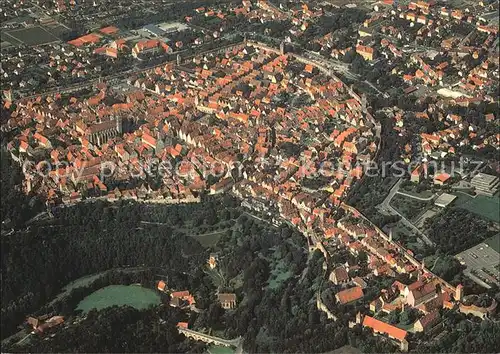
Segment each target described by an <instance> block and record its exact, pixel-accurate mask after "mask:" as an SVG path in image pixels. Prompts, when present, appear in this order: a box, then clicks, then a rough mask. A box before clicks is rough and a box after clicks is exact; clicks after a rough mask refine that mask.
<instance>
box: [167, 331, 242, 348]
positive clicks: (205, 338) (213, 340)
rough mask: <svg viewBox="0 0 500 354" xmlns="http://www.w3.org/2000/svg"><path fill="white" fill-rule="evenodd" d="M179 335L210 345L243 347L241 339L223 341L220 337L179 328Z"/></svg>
mask: <svg viewBox="0 0 500 354" xmlns="http://www.w3.org/2000/svg"><path fill="white" fill-rule="evenodd" d="M177 329H178V331H179V333H182V334H184V335H185V336H186V337H189V338H192V339H194V340H200V341H202V342H205V343H208V344H215V345H223V346H225V347H236V348H237V347H239V346H240V345H241V340H242V338H241V337H238V338H235V339H223V338H219V337H214V336H209V335H208V334H205V333H201V332H196V331H193V330H191V329H187V328H181V327H177Z"/></svg>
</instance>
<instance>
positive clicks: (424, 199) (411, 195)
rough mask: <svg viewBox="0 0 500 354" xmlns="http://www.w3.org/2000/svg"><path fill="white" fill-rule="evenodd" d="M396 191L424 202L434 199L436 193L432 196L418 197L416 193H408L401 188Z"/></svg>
mask: <svg viewBox="0 0 500 354" xmlns="http://www.w3.org/2000/svg"><path fill="white" fill-rule="evenodd" d="M396 193H397V194H401V195H404V196H405V197H408V198H413V199H417V200H421V201H423V202H428V201H429V200H432V198H434V194H433V195H431V196H430V197H427V198H422V197H417V196H416V195H413V194H408V193H405V192H401V191H400V190H398V191H397V192H396Z"/></svg>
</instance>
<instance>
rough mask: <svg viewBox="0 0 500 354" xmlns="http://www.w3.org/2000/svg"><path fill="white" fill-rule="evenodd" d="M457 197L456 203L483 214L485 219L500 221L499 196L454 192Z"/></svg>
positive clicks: (457, 205)
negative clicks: (469, 194) (472, 195)
mask: <svg viewBox="0 0 500 354" xmlns="http://www.w3.org/2000/svg"><path fill="white" fill-rule="evenodd" d="M454 194H455V195H456V196H457V199H455V201H454V205H455V206H456V207H458V208H462V209H465V210H467V211H470V212H471V213H474V214H476V215H478V216H481V217H483V218H485V219H488V220H491V221H494V222H500V198H499V197H498V196H494V197H488V196H485V195H478V196H476V197H475V198H473V197H470V196H468V195H465V194H463V193H454Z"/></svg>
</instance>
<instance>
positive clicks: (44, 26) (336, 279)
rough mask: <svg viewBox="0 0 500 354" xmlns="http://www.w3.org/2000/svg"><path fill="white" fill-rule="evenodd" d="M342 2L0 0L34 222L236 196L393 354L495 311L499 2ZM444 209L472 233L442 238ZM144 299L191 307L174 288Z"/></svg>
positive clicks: (10, 126) (228, 298) (8, 116)
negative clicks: (297, 243)
mask: <svg viewBox="0 0 500 354" xmlns="http://www.w3.org/2000/svg"><path fill="white" fill-rule="evenodd" d="M145 3H147V6H146V5H145ZM355 3H356V4H350V3H349V2H348V1H331V2H315V1H312V2H306V1H304V2H303V1H283V2H280V1H274V0H273V1H270V0H256V1H253V0H243V1H239V2H221V1H212V2H208V3H207V4H206V5H203V4H202V3H200V6H196V7H193V8H191V7H192V5H189V6H188V5H184V4H183V5H179V6H178V8H177V7H176V6H173V5H172V4H171V3H167V2H166V1H159V0H155V1H140V2H130V3H129V4H125V3H121V4H120V6H117V5H115V3H114V2H110V1H104V2H97V1H94V2H92V1H82V2H80V1H62V0H54V1H51V0H37V1H29V2H16V1H8V2H7V4H6V6H5V7H4V8H3V9H2V10H1V13H0V16H1V17H2V19H3V20H2V33H3V34H5V35H3V36H2V42H1V50H2V65H1V72H0V74H1V75H2V81H1V86H2V92H3V96H2V105H3V111H2V120H1V131H2V134H5V136H6V137H8V138H7V139H8V140H7V141H6V142H5V150H6V152H7V153H8V154H9V156H10V158H11V159H12V160H13V161H14V162H15V163H16V164H17V165H18V166H19V167H20V168H21V169H22V172H23V173H22V184H21V186H20V190H21V191H22V192H23V193H24V194H27V195H35V196H36V197H37V198H39V199H40V200H41V201H43V203H44V208H46V210H47V212H49V213H50V212H51V211H53V210H55V209H57V208H70V207H71V206H74V205H77V204H79V203H93V202H95V201H105V202H108V203H115V202H118V201H124V200H129V201H133V202H136V203H147V204H168V205H172V207H174V205H184V204H191V203H192V204H198V203H203V202H204V200H206V198H210V197H216V196H219V195H225V194H229V195H232V196H234V197H236V198H237V199H238V200H239V201H240V202H241V206H242V207H244V208H245V210H248V212H249V213H252V214H253V215H255V217H257V218H265V219H266V220H269V222H270V224H272V225H281V224H286V225H289V226H290V227H293V228H294V229H296V230H298V231H300V233H301V234H303V235H304V237H305V238H306V239H307V245H308V249H309V251H310V252H311V254H312V253H314V252H316V251H318V250H319V251H320V252H321V253H322V255H323V257H324V263H323V269H324V271H325V282H326V283H327V284H328V287H329V293H331V295H332V297H333V298H334V300H331V299H329V300H325V296H323V294H321V293H320V292H318V293H317V296H316V307H317V309H318V310H319V311H320V312H321V313H322V314H324V315H326V316H327V318H328V321H332V322H335V321H341V319H342V318H343V316H344V315H345V314H342V313H340V311H339V309H338V308H332V306H330V303H331V302H332V301H333V302H334V303H336V304H340V305H347V304H351V305H353V304H355V305H356V309H359V311H357V312H356V313H355V314H354V313H353V314H352V315H351V316H350V318H349V322H348V326H349V329H350V330H353V331H354V330H355V329H356V328H358V329H359V328H363V329H370V330H371V331H372V333H373V335H375V336H377V337H378V338H380V339H381V340H384V341H387V342H388V343H391V344H392V345H393V348H394V350H395V351H403V352H406V351H412V350H414V349H415V348H417V347H418V346H419V344H420V343H422V342H423V341H425V342H433V341H435V342H439V341H440V340H441V339H442V338H444V337H445V336H446V333H447V332H448V331H449V328H447V325H446V324H445V323H446V321H445V318H446V317H447V316H449V315H448V314H450V313H456V314H463V315H466V316H467V318H470V319H473V320H471V321H479V322H481V321H498V314H497V309H496V307H497V299H498V286H500V276H499V272H500V242H499V241H498V237H499V230H500V224H499V222H500V220H499V214H500V210H499V205H500V199H499V194H498V189H499V186H500V182H499V176H500V159H499V158H498V155H499V153H500V133H499V120H498V109H497V108H498V81H499V79H500V76H499V66H500V61H499V36H498V18H497V16H498V9H499V4H498V1H487V0H483V1H479V2H472V1H470V2H467V1H465V2H462V3H463V4H462V3H461V5H460V6H459V5H456V6H454V5H453V4H454V2H447V1H434V0H430V1H395V0H394V1H393V0H380V1H371V2H368V1H360V2H355ZM457 3H458V2H457ZM165 6H167V7H171V8H172V11H170V12H165V11H163V12H161V11H160V10H159V9H160V8H162V7H165ZM183 6H185V7H186V9H184V8H183ZM190 6H191V7H190ZM121 7H124V8H128V9H129V10H127V11H128V12H129V13H130V14H133V15H130V14H129V15H128V17H127V15H126V14H124V13H123V9H122V8H121ZM181 7H182V8H181ZM76 24H78V26H76ZM75 27H77V30H75ZM75 33H76V34H75ZM384 164H386V166H387V169H386V168H385V167H384ZM373 166H375V170H376V172H377V176H375V177H374V176H373ZM398 166H399V167H400V172H401V174H399V175H398V174H397V167H398ZM395 171H396V172H395ZM374 181H375V182H374ZM370 183H371V184H370ZM377 183H378V184H377ZM377 193H378V194H377ZM461 213H467V214H466V216H463V214H461ZM457 215H458V216H457ZM461 215H462V216H461ZM450 218H455V219H453V220H452V221H450V220H451V219H450ZM460 218H462V220H463V222H464V225H465V224H467V223H469V222H470V225H472V226H471V227H470V228H468V227H466V226H464V227H463V228H464V229H467V232H469V233H465V234H464V236H463V237H462V238H460V240H457V241H451V240H454V239H453V238H449V239H445V236H443V235H445V234H446V235H451V236H450V237H457V236H456V235H452V234H456V232H457V230H459V229H460V227H461V225H460V223H461V221H460V220H459V219H460ZM455 227H456V229H454V228H455ZM439 228H442V230H445V231H439V230H438V229H439ZM446 229H448V230H447V231H446ZM454 230H455V231H454ZM464 232H465V231H464ZM2 235H4V229H3V227H2ZM339 254H343V255H345V257H347V258H348V259H349V261H347V262H344V261H342V262H339V261H338V259H339V256H338V255H339ZM218 256H220V255H215V254H214V255H211V256H210V259H209V260H208V264H205V268H207V269H217V267H219V264H218V261H217V259H218V258H217V257H218ZM345 257H344V258H345ZM448 258H450V259H451V261H450V262H454V263H456V264H457V265H458V267H462V268H463V277H462V278H460V279H458V278H457V277H454V275H455V274H451V273H453V272H451V273H450V272H445V271H442V272H441V271H440V270H439V269H440V268H442V267H441V266H442V263H441V262H443V259H448ZM443 267H444V266H443ZM450 274H451V275H450ZM387 278H390V279H391V282H390V284H389V283H388V285H387V284H386V285H385V286H384V287H382V288H377V293H376V296H375V297H373V296H370V297H369V298H370V300H369V301H367V300H366V299H367V296H366V294H367V293H368V292H370V291H372V290H373V289H374V288H375V287H374V284H379V280H380V279H387ZM403 279H404V280H403ZM465 281H466V282H467V284H472V285H471V286H472V287H474V288H475V287H478V288H479V289H482V290H481V291H476V292H470V291H469V290H468V289H469V288H470V287H471V286H469V285H466V284H465V283H464V282H465ZM157 290H158V291H159V292H161V293H162V294H166V293H168V294H169V296H170V305H171V306H172V307H175V308H182V309H183V310H184V311H187V312H199V311H200V310H199V309H198V308H197V307H196V299H195V297H194V296H193V294H191V293H190V291H189V289H169V288H168V282H167V280H166V279H163V280H160V281H159V282H158V283H157ZM216 296H217V299H218V301H219V302H220V305H221V307H222V308H223V309H224V311H233V310H235V309H237V308H238V306H239V304H240V302H241V300H242V299H241V298H240V299H238V298H237V295H236V294H235V293H233V292H221V293H217V295H216ZM373 298H375V299H374V300H372V299H373ZM398 316H399V317H398ZM54 318H55V319H56V320H54V321H52V320H49V321H47V322H46V324H44V325H39V324H40V323H41V322H40V323H39V320H38V319H36V318H32V317H30V320H29V321H28V322H29V323H30V325H32V326H33V328H34V329H35V330H38V329H37V328H42V327H43V326H45V327H43V328H52V327H57V325H59V324H60V323H62V322H63V320H62V318H61V317H60V316H59V317H54ZM30 321H31V322H30ZM32 322H33V323H32ZM56 322H57V323H56ZM54 323H56V324H54ZM43 328H42V330H40V331H39V332H43ZM178 329H179V333H182V334H184V335H185V336H186V337H190V338H193V339H194V340H202V341H207V340H211V341H212V342H214V343H215V342H216V341H215V339H213V337H210V336H208V335H207V336H205V335H204V334H200V333H199V332H196V331H194V330H191V329H190V328H189V325H188V323H187V322H179V323H178ZM207 338H208V339H207ZM220 343H222V345H227V346H234V347H238V346H239V345H240V342H239V341H238V343H237V344H235V342H231V341H230V340H229V339H228V340H227V341H226V342H225V341H223V340H221V341H220Z"/></svg>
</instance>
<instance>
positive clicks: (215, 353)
mask: <svg viewBox="0 0 500 354" xmlns="http://www.w3.org/2000/svg"><path fill="white" fill-rule="evenodd" d="M207 352H208V353H209V354H233V353H234V350H233V349H231V348H228V347H224V346H221V345H210V346H209V347H208V348H207Z"/></svg>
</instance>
